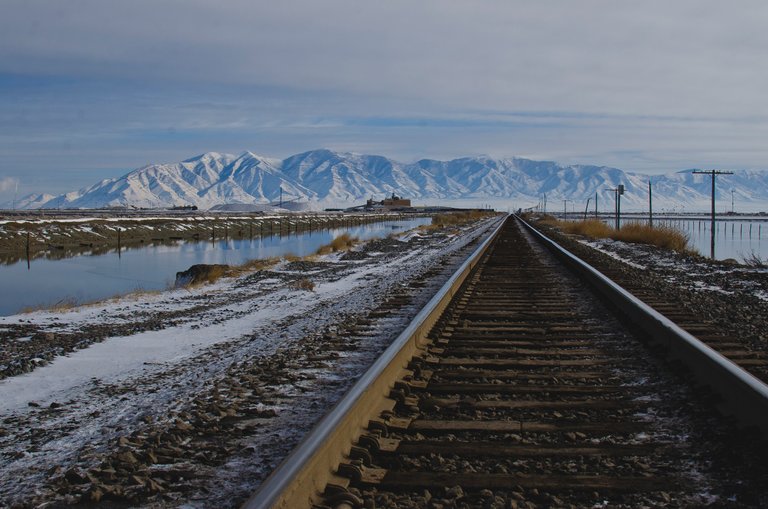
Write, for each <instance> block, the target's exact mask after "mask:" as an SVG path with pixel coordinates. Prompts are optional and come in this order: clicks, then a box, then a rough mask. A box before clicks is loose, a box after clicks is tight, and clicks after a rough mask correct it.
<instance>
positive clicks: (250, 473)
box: [0, 219, 497, 507]
mask: <svg viewBox="0 0 768 509" xmlns="http://www.w3.org/2000/svg"><path fill="white" fill-rule="evenodd" d="M496 221H497V219H489V220H485V221H484V222H482V223H481V224H475V225H473V226H471V227H463V228H462V229H454V230H450V231H436V232H429V233H424V232H421V233H411V234H409V235H407V236H403V237H400V238H388V239H380V240H373V241H370V242H368V243H366V244H364V245H362V246H358V248H356V250H355V251H352V252H349V253H346V254H334V255H328V256H325V257H321V258H319V259H317V260H315V261H311V262H309V261H298V262H291V263H289V262H283V263H281V264H279V265H278V266H275V267H273V268H271V269H269V270H263V271H259V272H255V273H252V274H249V275H244V276H240V277H238V278H230V279H224V280H221V281H219V282H217V283H215V284H213V285H209V286H205V287H199V288H194V289H180V290H175V291H170V292H164V293H160V294H150V295H139V296H135V297H131V298H123V299H120V300H117V301H113V302H106V303H103V304H98V305H93V306H88V307H84V308H80V309H73V310H71V311H69V312H63V313H62V312H59V313H49V312H36V313H32V314H26V315H16V316H12V317H6V318H2V319H0V344H1V345H2V347H3V352H4V355H5V357H4V358H3V359H2V362H3V363H5V365H6V367H7V365H8V364H9V363H12V362H15V361H18V360H19V359H23V360H24V361H25V362H27V363H28V365H27V366H26V367H25V368H24V369H25V370H31V372H29V373H26V374H21V375H15V376H8V378H6V379H5V380H2V381H0V479H1V481H0V507H4V506H11V507H17V506H18V507H38V506H43V507H45V506H52V505H55V506H60V505H67V504H70V503H80V502H85V503H87V502H90V501H93V502H96V501H109V500H111V501H114V503H115V504H116V505H119V506H121V507H124V506H126V505H128V506H147V507H178V506H184V507H235V506H237V505H238V504H239V503H240V502H242V501H243V500H244V499H245V498H246V497H247V496H248V495H249V494H250V493H251V492H252V491H253V490H254V488H255V487H256V486H258V484H259V483H260V481H261V480H263V479H264V477H265V476H266V475H267V474H268V473H269V472H270V471H271V469H272V468H274V466H275V465H276V464H277V463H278V462H279V461H280V460H281V459H282V458H283V457H284V456H285V455H286V454H287V453H288V452H289V451H290V449H291V448H292V447H293V446H294V445H295V444H296V443H297V442H298V441H299V440H300V438H301V437H302V436H303V434H304V433H305V432H306V431H307V430H308V429H309V428H310V427H311V426H312V424H313V423H314V422H316V421H317V420H318V419H319V418H320V417H321V416H322V415H323V414H324V413H325V412H326V411H327V410H328V409H329V408H330V407H331V406H332V405H333V403H334V402H335V401H336V400H338V398H339V397H340V396H341V395H342V394H343V393H344V391H345V390H346V388H348V387H349V386H350V385H351V384H352V383H353V382H354V380H355V379H356V378H358V377H359V376H360V375H361V374H362V373H363V372H364V370H365V368H366V367H367V366H368V365H369V364H370V363H371V362H372V360H373V359H375V357H376V356H377V355H378V353H380V352H381V351H383V349H384V348H386V346H387V345H388V344H389V342H390V341H391V340H392V339H394V338H395V337H396V336H397V334H398V333H399V331H400V330H402V328H404V327H405V325H406V324H407V323H408V321H409V320H410V318H411V317H412V316H414V315H415V314H416V312H417V311H418V309H419V308H420V307H421V306H422V305H423V304H424V303H426V301H427V300H428V299H429V297H430V296H431V295H432V294H433V293H434V292H435V291H436V290H437V289H438V288H439V287H440V285H442V283H443V282H444V281H445V280H446V279H447V278H448V277H449V276H450V274H451V273H452V272H453V270H454V269H455V268H456V267H457V266H458V265H459V264H460V263H461V262H462V261H463V260H464V259H465V258H466V256H468V254H469V253H471V251H472V250H473V249H474V247H475V246H476V245H477V243H478V240H479V239H481V238H483V237H484V236H485V235H487V234H488V233H490V230H491V228H492V226H493V225H494V224H495V223H496ZM307 279H308V280H310V281H311V282H312V283H313V284H314V290H312V291H310V290H305V289H302V288H301V285H300V284H299V282H300V281H302V280H307ZM60 353H65V354H66V355H58V354H60ZM49 360H50V362H48V361H49ZM6 374H10V375H13V374H12V373H10V372H8V373H6Z"/></svg>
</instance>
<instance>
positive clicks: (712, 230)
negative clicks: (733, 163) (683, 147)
mask: <svg viewBox="0 0 768 509" xmlns="http://www.w3.org/2000/svg"><path fill="white" fill-rule="evenodd" d="M692 173H694V174H696V175H710V176H711V177H712V220H711V223H712V224H711V226H710V233H711V235H710V244H709V249H710V252H709V256H710V258H712V259H713V260H714V259H715V175H733V172H732V171H719V170H693V172H692Z"/></svg>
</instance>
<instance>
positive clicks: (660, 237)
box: [541, 217, 695, 254]
mask: <svg viewBox="0 0 768 509" xmlns="http://www.w3.org/2000/svg"><path fill="white" fill-rule="evenodd" d="M541 222H543V223H544V224H547V225H550V226H554V227H556V228H558V229H560V230H561V231H563V232H564V233H569V234H574V235H583V236H585V237H589V238H592V239H606V238H608V239H613V240H620V241H623V242H630V243H633V244H649V245H653V246H658V247H661V248H663V249H670V250H672V251H677V252H678V253H688V254H690V253H695V250H693V249H692V248H691V247H690V246H689V245H688V241H689V238H688V235H686V234H685V233H684V232H682V231H680V230H678V229H676V228H672V227H669V226H654V227H651V226H648V225H647V224H643V223H639V222H638V223H628V224H625V225H624V226H622V227H621V230H616V229H615V228H611V227H610V226H608V225H607V224H605V223H603V222H602V221H599V220H597V219H587V220H586V221H558V220H557V219H555V218H553V217H547V218H545V219H542V220H541Z"/></svg>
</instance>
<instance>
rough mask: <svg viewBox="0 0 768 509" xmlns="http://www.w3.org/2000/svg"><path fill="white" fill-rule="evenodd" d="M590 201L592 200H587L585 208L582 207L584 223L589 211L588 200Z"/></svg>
mask: <svg viewBox="0 0 768 509" xmlns="http://www.w3.org/2000/svg"><path fill="white" fill-rule="evenodd" d="M591 199H592V198H587V206H586V207H584V221H586V220H587V211H589V200H591Z"/></svg>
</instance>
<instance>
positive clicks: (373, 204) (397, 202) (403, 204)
mask: <svg viewBox="0 0 768 509" xmlns="http://www.w3.org/2000/svg"><path fill="white" fill-rule="evenodd" d="M410 206H411V200H406V199H405V198H400V197H399V196H397V195H396V194H395V193H392V196H391V197H389V198H384V199H383V200H382V201H374V200H373V199H370V200H368V201H367V202H366V204H365V208H366V209H368V210H372V209H384V210H394V209H402V208H410Z"/></svg>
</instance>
